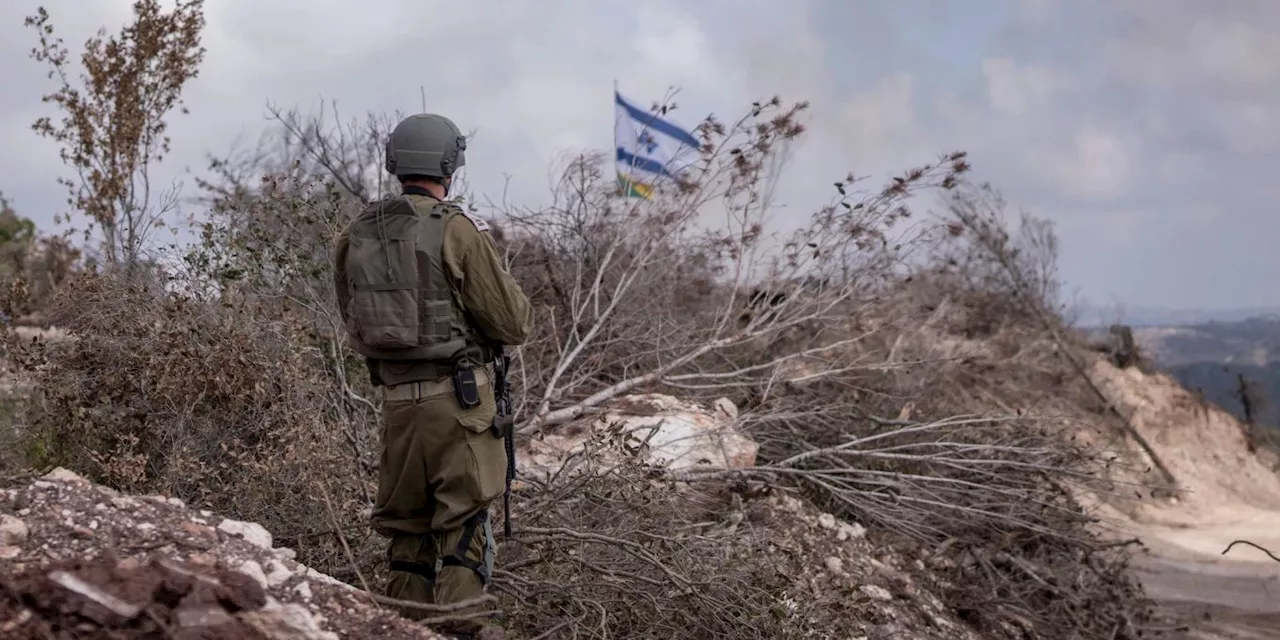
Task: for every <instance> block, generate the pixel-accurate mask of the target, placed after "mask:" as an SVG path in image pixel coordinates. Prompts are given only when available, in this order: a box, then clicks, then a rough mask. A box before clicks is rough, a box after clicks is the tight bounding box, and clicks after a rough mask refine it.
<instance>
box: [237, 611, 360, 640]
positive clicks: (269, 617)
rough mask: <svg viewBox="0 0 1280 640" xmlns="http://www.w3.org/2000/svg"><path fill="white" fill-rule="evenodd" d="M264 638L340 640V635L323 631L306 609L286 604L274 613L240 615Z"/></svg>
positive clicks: (257, 612) (259, 612)
mask: <svg viewBox="0 0 1280 640" xmlns="http://www.w3.org/2000/svg"><path fill="white" fill-rule="evenodd" d="M238 616H239V618H240V619H241V620H243V621H244V622H245V623H246V624H248V625H249V626H251V627H253V628H254V629H256V630H257V631H258V632H259V633H261V634H262V635H263V636H266V637H268V638H278V639H281V640H284V639H286V638H287V639H288V640H340V639H339V637H338V634H336V633H333V632H331V631H323V630H321V629H320V625H319V624H317V623H316V620H315V618H313V617H312V616H311V612H310V611H307V609H306V607H303V606H302V605H299V604H294V603H290V604H286V605H284V606H282V607H280V608H279V609H276V610H274V611H265V610H258V611H244V612H241V613H240V614H238Z"/></svg>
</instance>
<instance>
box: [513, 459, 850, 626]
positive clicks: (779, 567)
mask: <svg viewBox="0 0 1280 640" xmlns="http://www.w3.org/2000/svg"><path fill="white" fill-rule="evenodd" d="M589 446H590V447H591V450H592V454H593V455H609V456H610V457H611V458H620V459H622V460H624V461H623V462H621V463H619V464H616V465H613V466H612V467H611V468H610V469H609V470H608V471H598V470H597V472H588V473H583V474H582V475H576V476H575V477H573V478H563V479H561V480H560V481H557V482H554V483H550V484H548V485H544V486H538V487H536V488H534V489H531V490H530V491H529V492H528V493H526V494H524V495H521V496H520V498H519V500H518V501H517V507H518V508H517V510H516V512H515V518H516V524H517V529H516V533H515V535H514V537H513V539H512V540H511V541H504V542H503V546H502V553H501V557H502V562H501V566H500V567H499V569H500V571H499V573H498V577H497V582H496V585H497V589H498V590H499V592H500V593H501V594H502V595H503V598H504V601H505V603H506V618H507V620H508V622H507V624H508V627H509V628H510V629H511V630H514V631H517V632H520V633H522V634H524V635H526V636H527V637H534V636H536V635H538V634H540V633H545V632H547V631H548V630H550V629H554V628H557V627H559V628H561V629H563V633H565V634H566V635H567V634H569V633H576V634H577V635H579V636H587V637H605V636H606V635H614V636H622V637H627V638H655V639H657V638H668V639H676V638H690V639H692V638H728V637H733V638H808V637H816V636H813V635H810V634H809V632H811V631H812V629H811V628H809V627H808V626H807V625H806V624H805V619H806V618H807V617H809V616H812V615H813V614H814V612H820V611H822V610H823V609H824V608H829V607H831V606H832V605H834V604H835V602H834V600H833V599H828V600H825V601H819V600H817V599H807V600H806V601H803V602H800V603H798V604H797V608H796V609H792V610H784V608H782V607H781V603H782V602H783V601H784V599H786V596H787V595H788V594H787V591H788V590H789V589H790V588H791V583H792V580H790V579H789V576H788V574H787V572H786V570H787V569H790V570H791V571H793V572H803V571H806V570H808V569H811V567H809V568H805V567H796V566H794V564H793V563H795V561H796V560H797V558H794V557H783V556H780V555H779V554H778V553H777V551H776V549H777V544H776V543H778V542H780V541H777V540H773V539H771V538H772V536H770V535H769V531H768V530H766V529H763V528H761V529H755V528H750V527H748V526H747V525H746V524H743V526H741V527H739V526H737V523H738V522H740V521H741V520H742V518H743V512H742V501H741V500H740V499H737V500H734V499H731V498H730V496H729V495H728V494H724V493H712V492H703V491H690V490H688V488H687V487H683V488H682V487H678V486H677V485H676V484H675V483H672V482H666V481H662V480H655V479H654V477H653V473H652V470H650V469H645V468H644V467H643V466H642V465H640V464H639V463H638V462H636V459H635V458H634V457H630V456H627V454H626V453H625V450H624V448H623V446H622V445H621V444H620V443H617V442H608V441H605V440H603V439H601V440H599V441H597V442H594V443H591V445H589ZM610 454H612V455H610ZM735 507H736V508H735ZM801 562H803V561H801ZM791 575H795V573H792V574H791ZM797 595H799V594H797Z"/></svg>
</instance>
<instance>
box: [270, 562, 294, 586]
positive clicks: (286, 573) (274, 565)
mask: <svg viewBox="0 0 1280 640" xmlns="http://www.w3.org/2000/svg"><path fill="white" fill-rule="evenodd" d="M267 572H268V573H267V584H269V585H271V586H273V587H274V586H277V585H279V584H282V583H284V582H286V581H287V580H289V578H292V577H293V572H292V571H290V570H289V568H288V567H286V566H284V564H283V563H281V562H279V561H276V560H271V561H269V562H267Z"/></svg>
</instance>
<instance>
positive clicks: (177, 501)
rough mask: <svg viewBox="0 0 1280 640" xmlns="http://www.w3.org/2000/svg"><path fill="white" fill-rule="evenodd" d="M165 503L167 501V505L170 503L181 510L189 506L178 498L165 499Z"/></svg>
mask: <svg viewBox="0 0 1280 640" xmlns="http://www.w3.org/2000/svg"><path fill="white" fill-rule="evenodd" d="M164 501H165V502H167V503H169V504H171V505H173V506H175V507H177V508H179V509H181V508H183V507H185V506H187V504H186V503H185V502H183V501H182V500H180V499H178V498H165V499H164Z"/></svg>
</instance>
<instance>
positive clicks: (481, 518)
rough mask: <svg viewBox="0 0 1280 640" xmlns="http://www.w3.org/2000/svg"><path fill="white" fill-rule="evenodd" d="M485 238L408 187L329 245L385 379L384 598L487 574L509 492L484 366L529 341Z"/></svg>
mask: <svg viewBox="0 0 1280 640" xmlns="http://www.w3.org/2000/svg"><path fill="white" fill-rule="evenodd" d="M418 117H419V118H422V116H418ZM437 117H438V116H437ZM445 122H447V121H445ZM448 124H449V125H450V126H452V123H448ZM393 140H394V134H393ZM388 147H389V148H388V151H389V162H388V164H389V168H391V165H392V164H393V163H392V162H391V161H390V158H393V157H395V156H394V155H392V154H391V153H390V152H391V148H390V147H391V144H390V143H389V145H388ZM458 155H459V156H460V150H459V152H458ZM401 157H402V158H403V156H401ZM446 159H447V154H446ZM458 164H459V165H460V162H459V163H458ZM402 169H403V168H402ZM404 171H411V172H413V173H414V174H415V175H416V174H419V173H420V172H422V168H421V167H417V168H410V169H404ZM446 173H451V172H446ZM425 175H431V174H430V173H426V174H425ZM487 232H488V225H487V224H485V223H484V222H483V221H482V220H478V219H473V218H470V217H468V216H467V215H466V214H465V213H463V212H462V210H461V209H459V208H458V207H456V206H454V205H451V204H447V203H443V202H441V201H440V200H438V199H436V198H435V197H434V196H432V195H431V193H430V192H429V191H427V190H426V189H425V188H423V187H419V186H406V187H405V188H404V194H403V195H402V196H398V197H395V198H388V199H386V200H383V201H380V202H377V203H373V204H371V205H369V206H368V207H366V209H365V210H364V211H363V212H362V213H361V214H360V215H359V216H357V218H356V220H355V221H353V222H352V224H351V225H349V226H348V227H347V229H345V230H344V231H343V232H342V233H341V234H340V235H339V237H338V239H337V247H336V260H335V265H336V266H335V274H334V278H335V286H336V289H337V293H338V303H339V306H340V307H341V309H342V313H343V318H344V320H345V321H346V322H347V328H348V332H349V333H350V334H351V336H352V343H353V346H354V347H355V348H356V349H357V351H359V352H361V353H363V354H364V355H365V356H366V358H367V361H368V363H369V370H370V375H371V377H372V379H373V381H374V384H376V385H379V386H383V387H385V394H384V399H383V424H382V438H381V440H382V450H381V460H380V464H379V467H378V492H377V497H376V500H375V504H374V508H373V515H372V525H373V527H374V529H375V530H376V531H377V532H378V533H379V534H381V535H384V536H386V537H388V538H390V544H389V546H388V551H387V555H388V560H389V562H390V569H391V573H390V579H389V581H388V585H387V590H386V592H387V595H389V596H391V597H393V598H397V599H402V600H413V601H418V602H425V603H437V604H447V603H454V602H459V601H462V600H467V599H470V598H474V597H476V596H479V595H481V594H482V593H483V592H484V589H485V587H486V586H487V584H488V582H489V580H490V576H491V572H492V568H493V560H494V550H495V543H494V539H493V533H492V526H491V523H490V517H489V505H490V504H491V503H492V501H493V500H494V499H495V498H497V497H499V496H501V495H502V494H503V491H504V489H505V484H506V471H507V454H506V450H505V448H504V443H503V440H502V438H501V437H499V436H500V434H499V433H498V432H497V429H496V427H495V426H494V418H495V415H496V413H497V407H496V404H495V397H494V380H493V372H492V370H491V369H490V367H489V366H488V363H489V362H490V361H491V360H492V355H493V354H492V348H491V347H492V346H493V345H517V344H521V343H523V342H524V341H525V340H526V339H527V337H528V335H529V332H530V329H531V323H532V312H531V308H530V305H529V300H528V298H527V297H526V296H525V295H524V293H523V292H522V291H521V289H520V286H519V285H518V284H517V283H516V282H515V279H514V278H512V277H511V275H510V274H509V273H507V272H506V270H505V269H504V268H503V265H502V261H501V258H500V257H499V254H498V251H497V248H496V247H495V245H494V242H493V239H492V238H491V237H490V236H489V234H488V233H487ZM459 370H465V371H467V372H469V373H468V375H469V376H470V377H468V378H467V380H470V379H472V378H474V385H472V386H471V387H470V389H469V390H468V389H461V390H460V387H459V385H462V387H468V385H470V383H469V382H465V381H464V382H461V383H460V382H458V381H457V378H456V376H455V373H456V372H457V371H459ZM468 405H470V406H468ZM404 613H405V615H408V616H411V617H417V616H415V615H414V612H412V611H405V612H404ZM475 626H476V625H471V627H470V628H461V629H458V630H457V631H460V632H464V633H471V632H474V631H475V630H476V629H475ZM464 637H465V636H464Z"/></svg>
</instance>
